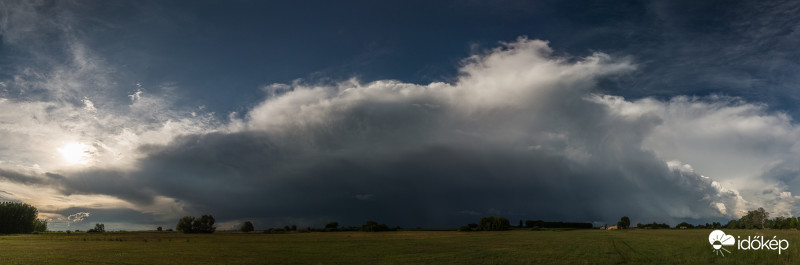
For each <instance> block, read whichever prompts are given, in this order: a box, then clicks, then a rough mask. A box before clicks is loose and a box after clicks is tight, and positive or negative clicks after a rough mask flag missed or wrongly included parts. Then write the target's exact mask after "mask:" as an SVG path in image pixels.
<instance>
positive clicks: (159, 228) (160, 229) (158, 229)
mask: <svg viewBox="0 0 800 265" xmlns="http://www.w3.org/2000/svg"><path fill="white" fill-rule="evenodd" d="M163 230H164V229H163V228H161V227H160V226H159V227H158V228H156V231H158V232H161V231H163Z"/></svg>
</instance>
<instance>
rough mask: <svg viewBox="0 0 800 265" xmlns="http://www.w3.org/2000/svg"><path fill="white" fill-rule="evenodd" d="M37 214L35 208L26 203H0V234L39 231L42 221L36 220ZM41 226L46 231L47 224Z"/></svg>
mask: <svg viewBox="0 0 800 265" xmlns="http://www.w3.org/2000/svg"><path fill="white" fill-rule="evenodd" d="M38 214H39V211H38V210H37V209H36V207H33V206H31V205H29V204H26V203H21V202H0V234H30V233H32V232H33V231H40V230H41V229H42V222H43V221H40V220H37V219H36V216H37V215H38ZM37 222H38V223H37ZM37 225H38V227H37ZM43 225H44V226H43V228H44V230H47V222H44V223H43ZM44 230H41V232H44Z"/></svg>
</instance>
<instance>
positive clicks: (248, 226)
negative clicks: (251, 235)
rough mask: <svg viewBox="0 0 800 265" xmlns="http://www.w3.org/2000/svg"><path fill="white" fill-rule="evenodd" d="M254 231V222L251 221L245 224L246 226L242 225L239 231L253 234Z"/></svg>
mask: <svg viewBox="0 0 800 265" xmlns="http://www.w3.org/2000/svg"><path fill="white" fill-rule="evenodd" d="M253 230H256V229H255V228H254V227H253V222H250V221H246V222H244V224H242V228H240V229H239V231H242V232H245V233H246V232H251V231H253Z"/></svg>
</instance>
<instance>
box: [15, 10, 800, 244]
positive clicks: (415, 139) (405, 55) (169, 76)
mask: <svg viewBox="0 0 800 265" xmlns="http://www.w3.org/2000/svg"><path fill="white" fill-rule="evenodd" d="M799 46H800V3H798V2H796V1H511V0H502V1H482V0H453V1H82V0H78V1H21V0H20V1H13V0H0V200H2V201H20V202H25V203H28V204H31V205H33V206H35V207H37V208H38V209H39V217H40V218H42V219H47V220H48V222H49V228H50V229H51V230H67V229H69V230H75V229H80V230H85V229H88V228H91V227H93V226H94V224H95V223H104V224H105V225H106V228H107V229H108V230H153V229H155V228H156V227H158V226H163V227H164V228H165V229H166V228H174V226H175V224H176V223H177V220H178V219H179V218H180V217H183V216H187V215H191V216H199V215H202V214H212V215H213V216H214V217H215V218H216V220H217V223H218V229H220V230H226V229H236V228H238V226H240V225H241V223H242V222H244V221H253V223H254V224H255V226H256V228H257V229H265V228H269V227H283V226H285V225H297V226H298V227H306V226H312V227H320V226H322V225H324V224H325V223H328V222H331V221H337V222H339V223H340V224H341V225H344V226H358V225H361V224H363V223H364V221H366V220H376V221H379V222H381V223H386V224H387V225H389V226H391V227H395V226H401V227H458V226H461V225H464V224H467V223H474V222H477V221H478V219H479V218H480V217H482V216H503V217H506V218H508V219H510V220H511V222H512V224H516V223H517V222H518V220H546V221H570V222H592V223H594V224H595V225H602V224H614V223H615V222H616V221H618V220H619V218H620V217H621V216H623V215H625V216H629V217H630V218H631V221H632V223H634V224H635V223H638V222H641V223H651V222H667V223H670V224H672V225H674V224H677V223H679V222H682V221H687V222H690V223H706V222H715V221H719V222H723V223H724V222H727V221H728V220H731V219H736V218H739V217H740V216H742V215H743V214H744V213H746V211H748V210H753V209H756V208H758V207H763V208H765V209H766V210H767V211H768V212H770V215H771V216H797V215H800V207H799V206H798V205H797V203H796V202H800V178H798V177H800V166H798V165H800V144H798V141H800V127H799V126H798V124H797V122H796V120H795V119H796V117H798V116H800V106H798V104H797V103H798V102H800V89H799V87H798V84H800V75H797V73H798V72H800V63H799V62H800V50H798V49H796V47H799Z"/></svg>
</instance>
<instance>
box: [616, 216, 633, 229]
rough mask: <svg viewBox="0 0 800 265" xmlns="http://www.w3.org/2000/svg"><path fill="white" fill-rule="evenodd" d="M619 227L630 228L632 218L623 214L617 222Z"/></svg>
mask: <svg viewBox="0 0 800 265" xmlns="http://www.w3.org/2000/svg"><path fill="white" fill-rule="evenodd" d="M617 227H619V229H628V228H630V227H631V218H628V217H627V216H623V217H622V218H621V219H620V220H619V222H617Z"/></svg>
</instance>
